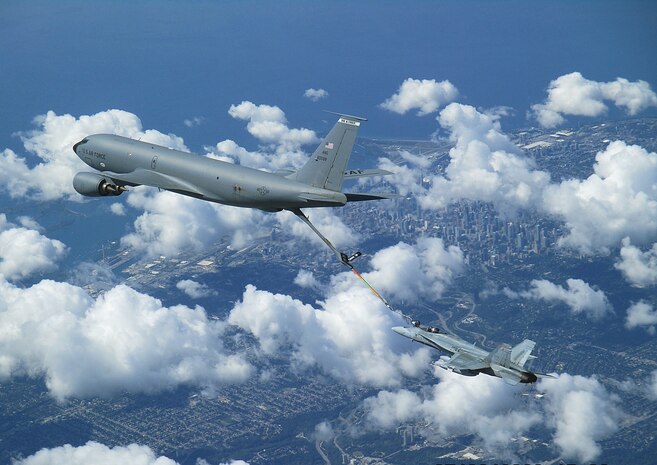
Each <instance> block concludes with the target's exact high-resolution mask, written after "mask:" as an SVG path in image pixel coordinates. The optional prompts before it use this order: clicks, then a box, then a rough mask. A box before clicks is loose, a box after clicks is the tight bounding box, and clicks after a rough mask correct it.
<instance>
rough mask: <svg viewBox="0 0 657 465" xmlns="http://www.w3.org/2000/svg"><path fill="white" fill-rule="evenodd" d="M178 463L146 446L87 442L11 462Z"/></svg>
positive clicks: (21, 464)
mask: <svg viewBox="0 0 657 465" xmlns="http://www.w3.org/2000/svg"><path fill="white" fill-rule="evenodd" d="M115 463H116V464H118V463H120V464H121V465H178V462H176V461H174V460H171V459H170V458H168V457H165V456H159V457H157V456H156V455H155V452H153V450H152V449H151V448H150V447H148V446H140V445H138V444H130V445H128V446H115V447H107V446H106V445H104V444H100V443H98V442H94V441H89V442H87V443H86V444H85V445H84V446H78V447H74V446H72V445H70V444H66V445H65V446H61V447H54V448H52V449H41V450H40V451H38V452H36V453H35V454H34V455H30V456H29V457H26V458H24V459H18V460H14V461H12V465H62V464H66V465H92V464H93V465H101V464H115Z"/></svg>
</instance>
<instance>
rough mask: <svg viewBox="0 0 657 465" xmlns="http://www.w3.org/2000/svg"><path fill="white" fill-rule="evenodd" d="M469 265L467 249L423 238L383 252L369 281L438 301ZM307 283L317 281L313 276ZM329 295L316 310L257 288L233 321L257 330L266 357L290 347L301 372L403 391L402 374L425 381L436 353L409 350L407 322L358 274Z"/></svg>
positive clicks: (333, 284)
mask: <svg viewBox="0 0 657 465" xmlns="http://www.w3.org/2000/svg"><path fill="white" fill-rule="evenodd" d="M462 260H463V257H462V252H461V251H460V249H458V248H456V247H453V248H445V247H444V245H443V242H442V241H441V240H440V239H436V238H423V239H420V240H418V242H417V243H416V244H414V245H408V244H405V243H399V244H397V245H396V246H393V247H389V248H387V249H384V250H382V251H379V252H378V253H377V254H375V255H374V257H372V260H371V264H370V266H371V268H372V271H370V272H369V273H365V274H364V276H365V278H366V279H367V280H368V281H370V282H372V283H376V284H375V285H376V287H377V289H378V290H379V291H381V292H383V293H384V294H385V295H392V296H395V297H396V298H400V297H404V298H407V299H408V300H416V299H418V298H422V297H426V298H429V299H432V300H433V299H436V298H438V297H439V296H440V295H441V293H442V292H443V291H444V289H445V287H446V286H448V285H449V283H451V280H452V278H453V276H455V275H456V274H458V273H460V272H461V271H462V267H463V261H462ZM300 279H301V280H302V281H303V282H304V283H307V282H310V283H312V284H315V282H316V280H315V279H314V277H312V276H308V275H306V274H304V276H303V277H302V278H300ZM407 288H408V289H407ZM322 292H323V293H324V295H325V298H324V300H321V301H318V302H317V303H316V305H315V306H312V305H309V304H304V303H303V302H301V301H299V300H297V299H294V298H292V297H290V296H287V295H281V294H272V293H270V292H267V291H262V290H258V289H256V288H255V287H254V286H251V285H249V286H247V288H246V290H245V292H244V295H243V296H242V299H241V301H240V302H238V303H237V304H236V305H235V307H234V308H233V310H232V311H231V313H230V316H229V318H228V322H229V323H231V324H234V325H237V326H239V327H240V328H242V329H244V330H246V331H249V332H250V333H252V334H253V335H254V336H255V337H256V338H257V339H258V341H259V345H260V348H261V351H262V353H263V354H265V355H268V354H273V353H277V352H279V351H280V350H281V348H286V349H290V350H291V353H292V355H291V357H290V363H291V366H292V368H293V369H295V370H303V369H304V368H307V367H311V366H317V367H319V368H320V369H322V370H323V371H324V372H325V373H327V374H329V375H331V376H333V377H335V378H337V379H340V380H343V381H345V382H349V383H351V382H355V383H359V384H368V385H371V386H379V387H380V386H396V385H398V384H399V383H400V382H401V377H402V375H407V376H418V375H419V374H420V373H422V372H423V371H424V370H425V369H426V366H427V364H428V362H429V356H430V354H429V351H428V350H427V349H426V348H418V349H417V350H415V351H414V352H411V353H401V352H402V350H401V349H402V348H403V347H406V346H405V344H406V341H405V340H404V338H401V337H398V336H397V335H396V334H395V333H394V332H393V331H391V328H392V327H394V326H398V325H399V324H402V319H401V317H400V316H399V315H397V314H395V313H393V312H390V311H389V310H388V309H387V308H386V307H385V306H384V305H383V304H382V303H381V301H380V300H378V299H377V298H376V297H375V296H374V294H372V293H371V291H370V290H369V289H368V288H367V287H365V286H364V285H363V284H362V283H361V282H360V281H358V280H357V279H356V278H355V277H354V275H353V274H352V273H350V272H344V273H341V274H339V275H337V276H334V277H333V278H332V279H331V281H330V283H328V284H326V285H325V286H324V287H323V289H322Z"/></svg>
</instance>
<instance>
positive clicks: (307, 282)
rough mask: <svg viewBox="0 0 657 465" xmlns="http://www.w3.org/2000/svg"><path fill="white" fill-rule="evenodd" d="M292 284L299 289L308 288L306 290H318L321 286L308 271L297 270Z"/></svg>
mask: <svg viewBox="0 0 657 465" xmlns="http://www.w3.org/2000/svg"><path fill="white" fill-rule="evenodd" d="M294 284H296V285H297V286H299V287H303V288H308V289H320V288H321V285H320V283H319V281H318V280H317V278H315V275H314V274H313V272H312V271H308V270H299V272H298V273H297V275H296V277H295V278H294Z"/></svg>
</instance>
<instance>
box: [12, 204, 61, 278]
mask: <svg viewBox="0 0 657 465" xmlns="http://www.w3.org/2000/svg"><path fill="white" fill-rule="evenodd" d="M21 223H22V224H24V225H28V226H30V227H35V226H36V228H37V229H41V227H40V226H39V225H38V224H36V222H35V221H34V220H32V219H31V218H25V217H23V218H21ZM66 252H67V247H66V246H65V245H64V243H63V242H61V241H58V240H56V239H50V238H48V237H46V236H43V235H42V234H41V233H40V232H39V231H38V230H36V229H31V228H27V227H21V226H16V225H14V224H11V223H9V222H8V221H7V216H6V215H5V214H3V213H0V275H4V276H5V277H6V278H8V279H12V280H18V279H22V278H26V277H28V276H30V275H32V274H34V273H40V272H48V271H53V270H55V269H57V262H58V261H59V260H61V259H62V258H63V257H64V255H65V254H66Z"/></svg>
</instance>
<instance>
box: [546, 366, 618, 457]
mask: <svg viewBox="0 0 657 465" xmlns="http://www.w3.org/2000/svg"><path fill="white" fill-rule="evenodd" d="M539 388H540V389H541V390H543V391H545V393H546V394H547V398H548V399H549V401H548V402H547V404H546V419H547V423H548V425H550V426H551V427H552V428H554V430H555V432H554V443H555V445H556V446H557V447H558V448H559V449H560V450H561V453H562V455H564V456H566V457H574V458H576V459H578V460H580V461H582V462H589V461H592V460H594V459H596V458H597V457H598V456H599V455H600V452H601V449H600V446H599V445H598V442H599V441H601V440H603V439H606V438H608V437H609V436H611V435H612V434H613V433H615V432H616V431H617V430H618V425H619V423H620V421H621V419H622V417H623V413H622V411H621V409H620V406H619V402H620V401H619V398H618V397H617V396H616V395H614V394H610V393H609V392H608V391H607V390H606V389H605V388H604V386H603V385H602V384H600V382H599V381H598V380H597V379H595V378H594V377H592V378H586V377H583V376H572V375H569V374H565V373H564V374H561V375H559V377H558V378H557V379H549V378H546V379H544V380H542V381H540V384H539Z"/></svg>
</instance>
